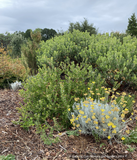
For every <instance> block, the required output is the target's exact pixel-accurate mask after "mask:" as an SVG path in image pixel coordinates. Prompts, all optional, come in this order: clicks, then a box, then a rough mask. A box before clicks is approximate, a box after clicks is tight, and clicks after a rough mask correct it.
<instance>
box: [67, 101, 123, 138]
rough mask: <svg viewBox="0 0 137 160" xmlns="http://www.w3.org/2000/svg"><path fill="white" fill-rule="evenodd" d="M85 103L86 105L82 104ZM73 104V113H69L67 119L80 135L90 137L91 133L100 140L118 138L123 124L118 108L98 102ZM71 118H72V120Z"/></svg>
mask: <svg viewBox="0 0 137 160" xmlns="http://www.w3.org/2000/svg"><path fill="white" fill-rule="evenodd" d="M84 102H86V103H84ZM84 102H82V100H81V103H80V104H79V103H76V102H75V103H74V104H73V106H72V107H73V111H74V112H69V114H68V115H69V119H70V121H71V122H74V123H75V125H76V126H79V127H77V128H78V129H79V130H81V133H82V134H89V135H91V134H92V133H93V132H94V133H96V134H98V135H99V136H100V137H102V138H108V137H109V139H111V138H113V137H114V136H118V137H119V132H120V131H121V130H122V129H123V128H124V126H125V122H123V121H122V118H121V116H120V108H119V106H118V105H116V104H114V103H110V104H108V103H106V104H103V103H101V102H100V101H99V100H98V101H96V100H94V101H93V100H91V99H90V98H86V101H84ZM72 117H73V118H72Z"/></svg>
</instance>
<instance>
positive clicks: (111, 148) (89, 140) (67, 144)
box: [0, 89, 137, 160]
mask: <svg viewBox="0 0 137 160" xmlns="http://www.w3.org/2000/svg"><path fill="white" fill-rule="evenodd" d="M18 93H19V91H12V90H9V89H3V90H0V155H5V156H7V155H9V154H13V155H15V157H16V160H48V159H53V160H61V159H63V160H70V159H71V160H73V159H74V158H75V157H76V155H77V156H78V157H79V158H75V159H94V160H96V159H100V158H99V155H101V157H104V158H102V159H104V160H108V159H121V160H124V159H134V160H135V159H137V153H136V152H137V144H136V143H133V144H131V147H134V148H135V150H134V151H133V152H129V151H128V150H127V149H128V146H127V145H124V144H122V143H117V142H116V141H112V145H110V144H109V142H108V140H107V139H102V140H101V141H100V142H98V143H97V142H96V141H95V138H94V137H93V136H91V135H79V136H73V135H71V136H68V135H67V134H66V132H65V131H63V134H62V136H60V140H61V141H60V142H58V143H54V144H52V145H45V144H44V143H43V141H42V140H41V139H40V135H39V134H36V129H35V127H34V126H33V127H30V128H29V131H26V130H24V129H23V128H21V127H20V126H19V125H15V124H13V123H12V122H11V121H12V120H19V116H21V114H19V113H18V111H17V109H16V107H21V106H20V102H21V103H22V104H24V102H23V98H22V97H21V96H20V95H19V94H18ZM136 99H137V96H136ZM135 107H136V104H135ZM48 122H49V124H50V122H52V120H48ZM51 125H53V123H51ZM135 126H136V121H132V123H130V124H128V125H127V127H128V128H129V129H133V128H134V127H135ZM54 136H57V134H54ZM102 143H104V144H105V145H104V146H102V147H101V146H100V145H101V144H102ZM126 155H128V156H129V157H128V158H127V157H126ZM80 156H81V157H80ZM97 156H98V157H97ZM116 156H117V158H116Z"/></svg>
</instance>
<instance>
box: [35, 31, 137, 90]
mask: <svg viewBox="0 0 137 160" xmlns="http://www.w3.org/2000/svg"><path fill="white" fill-rule="evenodd" d="M36 52H37V61H38V63H39V66H40V67H42V65H43V64H46V65H49V64H48V62H50V58H51V57H53V63H54V66H55V67H59V64H60V62H61V61H62V62H65V61H66V58H67V57H69V58H70V62H71V61H74V62H75V64H80V63H81V62H82V61H83V59H86V58H88V61H87V63H88V64H89V65H92V66H93V68H94V69H96V70H97V71H98V73H100V74H101V76H102V78H105V79H106V82H107V87H111V88H113V87H114V83H115V82H117V83H120V82H121V86H122V85H123V86H125V85H127V84H128V85H130V86H133V85H134V86H136V84H137V83H136V82H137V78H136V76H137V58H136V54H137V39H136V38H132V37H131V36H125V37H124V38H123V44H122V43H121V42H120V40H119V39H117V38H116V37H115V36H113V34H111V36H109V34H108V33H106V34H104V35H100V34H98V35H91V36H90V35H89V33H88V32H85V33H84V32H80V31H78V30H74V31H73V32H72V33H67V32H66V33H65V34H64V35H63V36H59V37H55V38H54V39H50V40H48V41H46V43H45V42H41V43H40V48H39V49H38V50H37V51H36ZM58 62H59V63H58Z"/></svg>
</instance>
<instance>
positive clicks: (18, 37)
mask: <svg viewBox="0 0 137 160" xmlns="http://www.w3.org/2000/svg"><path fill="white" fill-rule="evenodd" d="M26 42H27V39H26V38H24V37H23V36H22V34H21V33H20V32H17V31H16V32H15V33H14V35H13V38H12V40H11V42H10V44H9V45H8V50H9V51H11V52H9V55H10V56H11V57H12V58H17V57H18V58H21V45H22V44H23V43H26Z"/></svg>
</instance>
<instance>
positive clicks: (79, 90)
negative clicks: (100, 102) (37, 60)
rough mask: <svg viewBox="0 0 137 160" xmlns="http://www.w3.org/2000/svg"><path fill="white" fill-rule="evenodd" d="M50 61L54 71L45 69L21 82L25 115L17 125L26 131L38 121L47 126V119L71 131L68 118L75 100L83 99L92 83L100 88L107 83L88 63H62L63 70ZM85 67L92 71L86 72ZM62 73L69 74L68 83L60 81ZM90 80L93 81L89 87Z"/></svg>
mask: <svg viewBox="0 0 137 160" xmlns="http://www.w3.org/2000/svg"><path fill="white" fill-rule="evenodd" d="M51 62H52V63H51V65H52V67H51V68H50V67H48V68H47V67H46V66H43V68H42V69H39V73H38V74H37V75H36V76H34V77H31V78H29V79H28V80H27V81H26V83H22V85H23V88H24V89H22V90H20V95H21V96H22V97H23V98H24V102H25V105H24V106H23V105H22V104H21V106H22V108H18V110H19V112H20V113H21V114H22V117H20V120H19V121H18V122H19V123H18V124H21V127H23V128H25V129H28V128H29V127H30V126H32V125H36V124H37V123H38V122H40V123H41V124H43V123H46V120H47V118H51V119H52V118H53V117H55V118H59V124H60V125H61V126H63V128H69V127H70V126H71V123H70V121H69V119H68V108H71V109H72V110H73V108H72V105H73V103H74V98H76V97H80V98H84V97H85V96H84V93H86V92H87V91H88V90H87V87H90V82H91V81H93V80H94V81H96V82H97V84H96V85H97V87H99V88H100V87H101V86H102V85H103V84H105V82H104V79H102V78H101V76H100V74H98V75H97V74H96V72H94V71H92V66H89V65H88V64H85V63H81V64H80V67H79V66H76V67H75V64H74V62H72V64H71V65H70V64H68V66H66V64H64V63H63V62H62V63H61V67H62V68H63V71H62V70H61V69H60V68H55V67H54V66H53V59H52V58H51ZM67 63H69V59H68V62H67ZM86 67H87V68H88V69H89V70H90V72H88V73H87V70H86ZM62 72H65V74H66V75H67V76H66V79H65V80H62V79H61V78H60V74H61V73H62ZM87 78H90V80H89V83H87V85H86V84H85V80H86V79H87ZM46 126H47V124H46Z"/></svg>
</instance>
